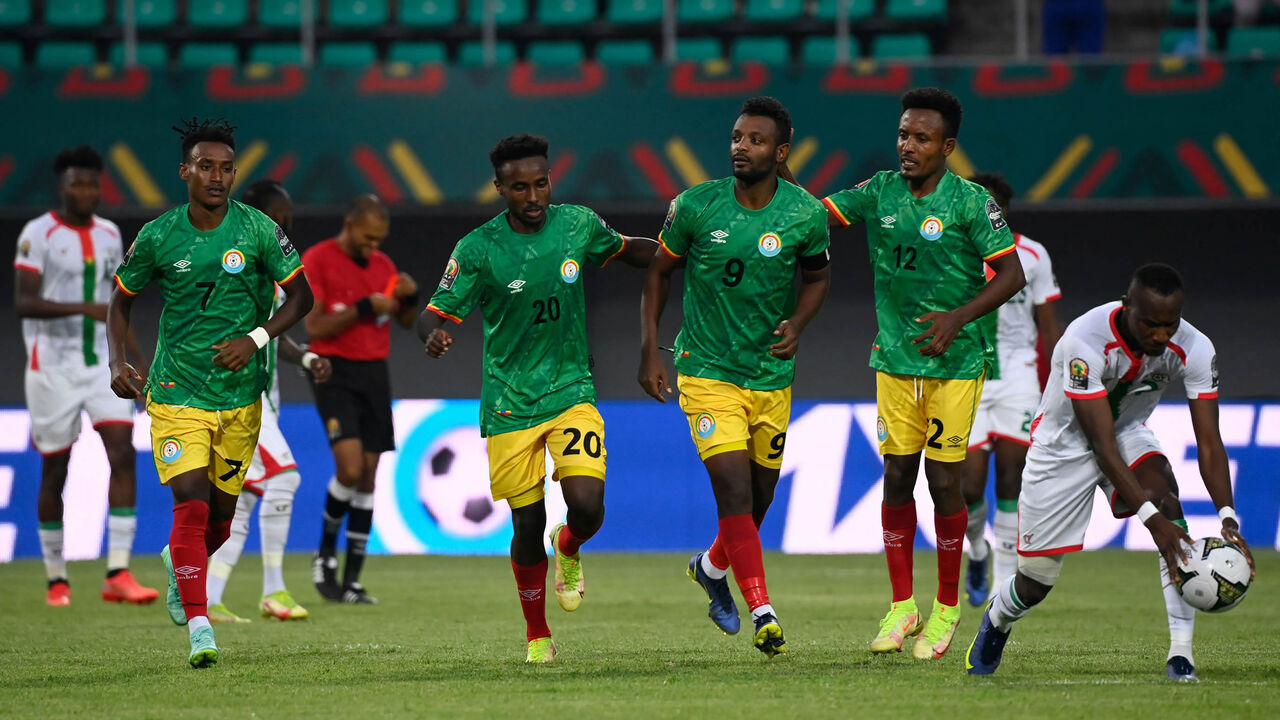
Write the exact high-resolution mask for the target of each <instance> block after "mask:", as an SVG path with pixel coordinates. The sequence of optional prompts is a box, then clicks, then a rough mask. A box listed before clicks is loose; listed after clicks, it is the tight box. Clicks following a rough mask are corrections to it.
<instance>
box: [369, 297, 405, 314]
mask: <svg viewBox="0 0 1280 720" xmlns="http://www.w3.org/2000/svg"><path fill="white" fill-rule="evenodd" d="M369 304H371V305H373V313H374V314H375V315H390V314H391V313H393V312H395V311H396V308H398V307H400V303H398V302H396V300H395V298H390V297H387V296H386V295H383V294H382V293H374V294H372V295H370V296H369Z"/></svg>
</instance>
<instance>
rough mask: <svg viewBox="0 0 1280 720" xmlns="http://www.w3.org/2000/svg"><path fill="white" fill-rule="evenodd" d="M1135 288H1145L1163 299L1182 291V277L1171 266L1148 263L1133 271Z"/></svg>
mask: <svg viewBox="0 0 1280 720" xmlns="http://www.w3.org/2000/svg"><path fill="white" fill-rule="evenodd" d="M1133 286H1134V287H1144V288H1147V289H1148V290H1152V291H1154V292H1155V293H1156V294H1157V295H1160V296H1161V297H1169V296H1170V295H1172V294H1174V293H1176V292H1181V291H1182V275H1181V274H1180V273H1179V272H1178V271H1177V270H1175V269H1173V267H1172V266H1171V265H1166V264H1164V263H1147V264H1146V265H1143V266H1142V267H1140V268H1138V269H1137V270H1134V271H1133Z"/></svg>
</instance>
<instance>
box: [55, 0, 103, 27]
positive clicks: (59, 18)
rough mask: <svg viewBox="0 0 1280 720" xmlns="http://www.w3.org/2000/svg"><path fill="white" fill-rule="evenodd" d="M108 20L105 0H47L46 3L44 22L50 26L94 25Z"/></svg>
mask: <svg viewBox="0 0 1280 720" xmlns="http://www.w3.org/2000/svg"><path fill="white" fill-rule="evenodd" d="M106 20H107V3H106V2H105V1H104V0H47V1H46V2H45V4H44V24H45V25H48V26H49V27H54V28H82V27H94V26H96V25H102V24H103V23H104V22H106Z"/></svg>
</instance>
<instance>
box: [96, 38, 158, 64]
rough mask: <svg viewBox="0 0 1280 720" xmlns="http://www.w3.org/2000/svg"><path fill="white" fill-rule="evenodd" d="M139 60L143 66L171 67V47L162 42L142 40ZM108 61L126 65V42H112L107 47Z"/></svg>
mask: <svg viewBox="0 0 1280 720" xmlns="http://www.w3.org/2000/svg"><path fill="white" fill-rule="evenodd" d="M137 61H138V64H139V65H141V66H142V67H149V68H165V67H169V49H168V48H166V47H165V46H164V43H162V42H140V43H138V57H137ZM107 62H109V63H111V64H112V65H116V66H119V67H124V43H122V42H117V43H111V47H109V48H107Z"/></svg>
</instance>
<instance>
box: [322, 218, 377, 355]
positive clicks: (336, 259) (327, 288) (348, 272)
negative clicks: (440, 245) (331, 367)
mask: <svg viewBox="0 0 1280 720" xmlns="http://www.w3.org/2000/svg"><path fill="white" fill-rule="evenodd" d="M302 264H303V265H304V266H305V267H306V273H307V281H308V282H309V283H311V292H312V293H314V294H315V298H316V303H317V304H318V305H319V306H320V307H321V308H323V310H324V312H326V313H332V312H339V311H341V310H343V309H345V308H348V307H351V306H353V305H355V304H356V302H358V301H359V300H360V299H361V298H364V297H368V296H369V295H372V294H374V293H380V292H385V291H386V289H387V287H388V285H389V283H390V281H391V279H392V278H394V277H396V275H397V273H396V266H395V263H393V262H391V258H389V257H387V256H386V254H384V253H383V252H382V251H381V250H374V251H373V255H372V256H371V257H370V258H369V263H368V264H367V265H366V266H364V267H361V266H360V265H359V264H357V263H356V261H355V260H353V259H352V258H351V256H350V255H347V254H346V253H345V252H343V251H342V247H341V246H340V245H338V240H337V238H329V239H328V240H325V241H323V242H320V243H318V244H316V245H314V246H312V247H311V248H308V249H307V251H306V252H304V253H303V254H302ZM311 351H312V352H314V353H316V354H318V355H328V356H337V357H340V358H346V359H347V360H385V359H386V358H387V355H389V354H390V352H391V317H390V316H388V315H377V316H374V317H365V318H359V319H358V320H356V321H355V322H354V323H352V324H351V325H349V326H347V329H345V330H343V331H342V332H340V333H338V334H336V335H333V336H331V337H327V338H319V339H316V340H312V341H311Z"/></svg>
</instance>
